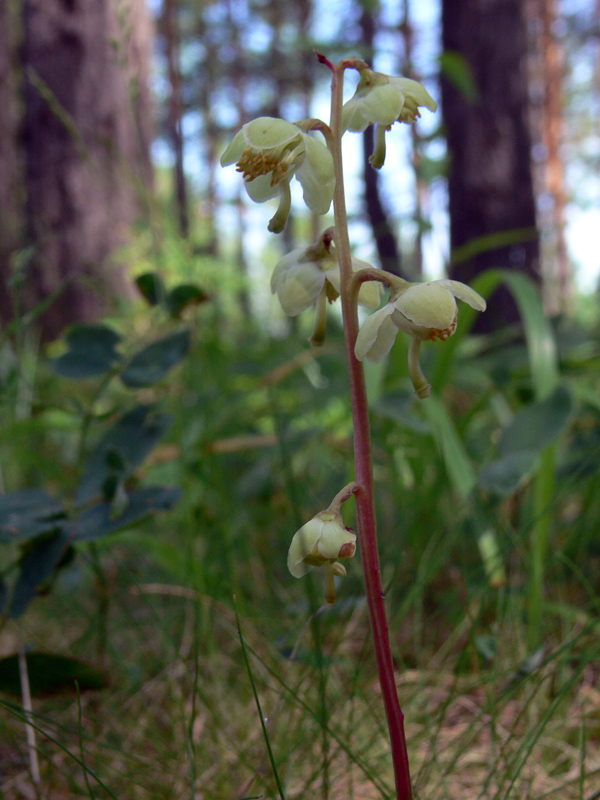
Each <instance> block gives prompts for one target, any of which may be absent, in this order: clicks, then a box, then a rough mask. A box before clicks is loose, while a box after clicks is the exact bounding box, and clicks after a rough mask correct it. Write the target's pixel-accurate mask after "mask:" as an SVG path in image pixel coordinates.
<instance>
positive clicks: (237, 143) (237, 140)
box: [221, 130, 246, 167]
mask: <svg viewBox="0 0 600 800" xmlns="http://www.w3.org/2000/svg"><path fill="white" fill-rule="evenodd" d="M245 148H246V139H245V138H244V131H243V130H241V131H238V132H237V133H236V135H235V136H234V138H233V141H232V142H231V143H230V144H229V145H228V147H227V148H226V150H225V152H224V153H223V155H222V156H221V166H222V167H227V166H228V165H229V164H237V162H238V161H239V160H240V158H241V157H242V153H243V152H244V149H245Z"/></svg>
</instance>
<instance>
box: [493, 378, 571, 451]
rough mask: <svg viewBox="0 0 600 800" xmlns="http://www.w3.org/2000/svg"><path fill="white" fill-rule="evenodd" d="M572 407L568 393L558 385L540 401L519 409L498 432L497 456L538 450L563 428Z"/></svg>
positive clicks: (558, 434)
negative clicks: (499, 435)
mask: <svg viewBox="0 0 600 800" xmlns="http://www.w3.org/2000/svg"><path fill="white" fill-rule="evenodd" d="M572 410H573V402H572V400H571V394H570V392H569V391H568V390H567V389H566V388H565V387H564V386H558V387H557V388H556V389H555V391H554V392H552V394H551V395H548V396H547V397H545V399H544V400H538V401H536V402H534V403H530V404H529V405H527V406H525V407H524V408H522V409H521V410H520V411H519V412H518V413H517V414H515V416H514V417H513V420H512V422H511V423H510V425H509V426H508V427H507V428H506V429H505V430H504V431H503V432H502V437H501V439H500V443H499V445H498V453H499V454H500V456H507V455H511V454H514V453H519V452H522V451H523V450H525V451H533V452H536V453H539V452H541V451H542V450H543V449H544V448H545V447H547V446H548V445H549V444H552V442H554V441H555V440H556V439H558V437H559V436H560V435H561V433H563V431H564V430H565V429H566V427H567V424H568V422H569V418H570V416H571V412H572Z"/></svg>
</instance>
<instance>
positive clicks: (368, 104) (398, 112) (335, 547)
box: [221, 66, 485, 602]
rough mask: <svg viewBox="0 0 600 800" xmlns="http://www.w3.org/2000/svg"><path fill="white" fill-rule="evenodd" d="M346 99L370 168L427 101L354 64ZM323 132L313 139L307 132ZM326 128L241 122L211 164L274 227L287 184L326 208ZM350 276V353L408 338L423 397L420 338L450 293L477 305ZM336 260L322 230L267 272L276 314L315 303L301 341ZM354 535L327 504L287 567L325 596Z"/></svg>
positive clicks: (462, 290) (351, 127)
mask: <svg viewBox="0 0 600 800" xmlns="http://www.w3.org/2000/svg"><path fill="white" fill-rule="evenodd" d="M359 73H360V79H359V82H358V85H357V87H356V91H355V94H354V96H353V97H352V98H351V99H350V100H349V101H348V102H347V103H346V104H345V105H344V107H343V110H342V128H343V130H344V131H355V132H360V131H364V130H365V129H366V128H367V127H368V126H369V125H375V126H376V135H375V149H374V152H373V154H372V155H371V158H370V163H371V165H372V166H373V167H374V168H376V169H380V168H381V167H382V166H383V164H384V161H385V153H386V145H385V134H386V132H387V131H389V130H390V128H391V127H392V125H393V124H394V123H395V122H405V123H412V122H414V121H415V120H416V119H417V118H418V117H419V116H420V114H419V108H421V107H424V108H427V109H429V110H430V111H435V110H436V103H435V101H434V100H433V98H432V97H431V96H430V94H429V93H428V92H427V90H426V89H425V88H424V87H423V86H422V85H421V84H420V83H417V82H416V81H413V80H409V79H407V78H398V77H393V76H390V75H384V74H383V73H380V72H375V71H373V70H371V69H368V68H366V66H365V68H364V69H363V68H360V69H359ZM319 131H320V132H321V133H322V134H324V140H323V137H321V138H319V137H318V135H317V132H319ZM330 135H331V131H330V130H329V128H328V127H327V126H326V125H325V124H324V123H323V122H321V121H320V120H313V119H309V120H302V121H301V122H297V123H291V122H286V121H285V120H282V119H275V118H272V117H259V118H258V119H255V120H253V121H252V122H249V123H248V124H247V125H244V126H243V128H242V129H241V130H240V131H239V132H238V134H237V135H236V136H235V138H234V139H233V141H232V142H231V144H230V145H229V146H228V147H227V149H226V150H225V152H224V153H223V156H222V157H221V164H222V165H223V166H227V165H230V164H236V165H237V170H238V171H239V172H241V173H242V175H243V177H244V181H245V186H246V190H247V192H248V194H249V196H250V197H251V198H252V200H254V201H256V202H258V203H263V202H265V201H267V200H270V199H274V198H278V199H279V203H278V208H277V211H276V212H275V215H274V216H273V218H272V219H271V221H270V222H269V230H270V231H272V232H274V233H279V232H281V231H282V230H283V229H284V227H285V224H286V222H287V219H288V216H289V213H290V209H291V192H290V182H291V180H292V178H293V177H295V178H296V179H297V180H298V181H299V182H300V184H301V186H302V190H303V196H304V201H305V203H306V205H307V206H308V208H309V209H310V210H311V211H312V212H314V213H315V214H319V215H323V214H326V213H327V212H328V210H329V208H330V205H331V202H332V199H333V194H334V189H335V176H334V162H333V157H332V155H331V152H330V150H329V148H328V146H327V140H328V136H330ZM352 270H353V272H354V273H355V274H356V273H360V272H361V271H362V270H369V274H368V275H366V273H365V277H366V280H364V282H362V283H361V285H360V288H359V291H358V295H357V300H358V303H360V304H361V305H363V306H365V307H366V308H368V309H370V310H371V311H373V312H374V313H372V314H371V316H369V317H367V319H366V320H365V322H364V323H363V325H362V327H361V328H360V331H359V333H358V336H357V339H356V343H355V348H354V353H355V356H356V358H357V359H359V360H363V359H365V358H366V359H368V360H370V361H373V362H378V361H381V360H382V359H383V358H385V357H386V356H387V354H388V353H389V351H390V350H391V348H392V345H393V343H394V340H395V338H396V335H397V334H398V331H404V332H406V333H408V334H410V335H411V337H412V339H411V347H410V349H409V374H410V377H411V379H412V381H413V385H414V387H415V390H416V393H417V395H418V396H419V397H421V398H424V397H427V395H428V394H429V393H430V390H431V387H430V386H429V384H428V383H427V381H426V379H425V378H424V376H423V373H422V372H421V369H420V366H419V361H418V355H419V346H420V343H421V342H422V341H426V340H435V339H441V340H446V339H447V338H448V337H449V336H451V335H452V334H453V333H454V331H455V330H456V325H457V305H456V299H455V298H458V299H459V300H463V301H464V302H466V303H468V304H469V305H470V306H472V307H473V308H475V309H477V310H478V311H484V310H485V301H484V299H483V298H482V297H480V295H479V294H477V292H475V291H474V290H473V289H471V288H470V287H469V286H466V285H465V284H463V283H459V282H458V281H452V280H439V281H429V282H426V283H409V282H407V281H404V280H402V279H400V278H397V277H395V276H392V275H389V273H386V272H383V271H381V270H374V268H373V267H372V266H371V265H370V264H367V263H365V262H363V261H360V260H358V259H356V258H353V259H352ZM340 283H341V276H340V266H339V263H338V258H337V254H336V249H335V245H334V232H333V231H332V230H331V229H330V230H328V231H326V232H325V233H324V234H323V235H322V237H321V238H320V239H319V240H318V241H317V242H316V243H315V244H313V245H311V246H310V247H307V248H303V249H302V248H301V249H297V250H293V251H292V252H291V253H288V254H287V255H286V256H284V257H283V258H282V259H281V260H280V261H279V263H278V264H277V266H276V267H275V271H274V272H273V276H272V279H271V289H272V291H273V293H276V294H277V297H278V299H279V302H280V303H281V307H282V308H283V310H284V312H285V313H286V314H288V315H289V316H292V317H293V316H296V315H298V314H300V313H302V312H303V311H305V310H306V309H308V308H310V307H311V306H316V322H315V329H314V331H313V335H312V337H311V341H312V343H313V344H314V345H319V344H321V343H322V342H323V340H324V337H325V318H326V309H327V303H328V302H329V303H331V302H333V301H335V300H336V299H337V298H338V297H339V294H340ZM382 284H385V285H387V286H388V287H390V289H391V291H390V296H389V299H388V301H387V302H386V303H385V304H384V305H383V306H382V307H381V308H379V306H380V289H381V286H382ZM355 542H356V534H355V533H354V532H353V531H351V530H350V529H348V528H346V526H345V525H344V522H343V519H342V517H341V515H340V510H339V505H338V506H336V507H333V506H330V508H329V509H327V510H326V511H323V512H321V513H320V514H317V515H316V516H315V517H314V518H313V519H312V520H310V521H309V522H307V523H306V525H304V526H303V527H302V528H300V530H299V531H298V532H297V533H296V535H295V536H294V539H293V541H292V544H291V547H290V551H289V557H288V567H289V569H290V572H291V573H292V575H294V576H295V577H301V576H302V575H304V574H306V572H308V571H309V570H310V569H312V568H313V567H315V566H322V567H324V568H325V574H326V598H327V600H328V601H329V602H333V601H334V600H335V580H334V579H335V576H343V575H345V574H346V570H345V568H344V567H343V565H342V564H340V563H339V561H338V559H340V558H341V559H343V558H350V557H351V556H353V555H354V552H355V550H356V543H355Z"/></svg>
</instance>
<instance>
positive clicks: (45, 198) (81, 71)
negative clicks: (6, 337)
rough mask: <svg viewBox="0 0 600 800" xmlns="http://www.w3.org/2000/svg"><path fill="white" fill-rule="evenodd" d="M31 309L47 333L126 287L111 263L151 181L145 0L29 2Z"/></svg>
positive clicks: (91, 314)
mask: <svg viewBox="0 0 600 800" xmlns="http://www.w3.org/2000/svg"><path fill="white" fill-rule="evenodd" d="M23 6H24V19H23V32H24V41H23V68H24V74H25V107H24V119H23V143H24V149H25V162H26V166H25V181H26V189H27V204H26V214H27V225H28V237H29V241H30V242H31V243H33V245H34V247H35V253H34V257H33V259H32V260H31V262H30V264H29V265H28V269H27V274H26V282H25V284H24V286H23V297H22V300H23V303H24V306H25V308H27V309H29V310H33V309H35V308H36V307H38V306H39V305H40V304H42V303H44V301H48V299H49V298H52V297H53V296H55V295H56V297H55V299H54V300H53V301H52V302H51V303H50V305H49V307H48V308H47V309H46V311H45V312H44V313H43V315H42V316H41V328H42V334H43V336H44V338H46V339H51V338H54V337H55V336H57V335H58V334H59V333H60V332H61V330H62V329H63V328H64V327H65V326H66V325H68V324H70V323H72V322H76V321H89V320H93V319H95V318H97V317H98V315H100V314H101V313H103V312H105V311H106V310H107V307H108V305H109V302H110V300H111V299H114V298H115V297H116V296H118V295H119V294H122V293H123V291H124V290H125V289H126V288H127V287H128V284H127V282H126V279H125V276H124V274H123V272H122V269H121V268H119V267H118V266H117V265H116V264H114V263H111V261H110V257H111V253H112V252H113V251H114V249H115V248H116V247H118V246H119V245H121V244H122V243H123V242H124V240H125V237H126V235H127V232H128V228H129V225H130V223H131V222H132V221H133V219H134V218H135V216H136V215H137V213H138V211H139V203H140V200H141V199H143V197H144V191H145V189H146V188H147V186H148V185H149V182H150V180H151V165H150V120H149V116H150V101H149V93H148V86H147V69H148V50H149V45H150V29H149V21H148V18H147V16H146V12H145V5H144V0H129V2H128V4H127V5H125V4H122V3H119V2H117V0H24V4H23Z"/></svg>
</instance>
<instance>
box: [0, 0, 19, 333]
mask: <svg viewBox="0 0 600 800" xmlns="http://www.w3.org/2000/svg"><path fill="white" fill-rule="evenodd" d="M12 11H13V9H12V8H11V4H10V0H0V328H1V327H4V325H5V323H6V320H8V319H9V318H10V317H11V316H12V314H13V307H12V298H11V294H10V291H9V284H10V282H11V273H12V268H11V256H12V254H13V253H14V251H15V250H16V249H17V247H18V246H19V241H20V238H21V233H22V230H21V229H22V224H23V214H22V209H21V207H22V197H21V195H22V191H20V183H21V175H20V159H19V150H18V146H17V137H18V117H17V104H16V100H17V97H16V95H17V89H16V86H15V83H16V80H15V79H16V75H15V68H14V62H15V56H16V44H15V41H16V38H17V37H16V35H14V28H15V23H16V19H15V14H14V13H11V12H12ZM11 34H12V35H11Z"/></svg>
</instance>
